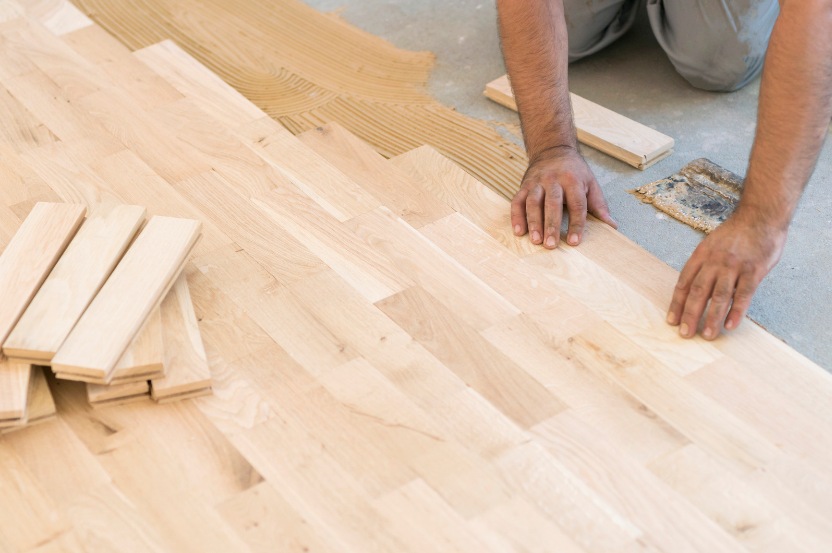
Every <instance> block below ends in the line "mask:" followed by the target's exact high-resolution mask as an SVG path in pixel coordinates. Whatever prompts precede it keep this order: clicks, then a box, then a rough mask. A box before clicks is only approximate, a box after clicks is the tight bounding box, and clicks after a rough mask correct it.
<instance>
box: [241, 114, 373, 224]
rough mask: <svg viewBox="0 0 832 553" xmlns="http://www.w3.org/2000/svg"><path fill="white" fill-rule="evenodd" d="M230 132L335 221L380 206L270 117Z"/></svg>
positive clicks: (346, 218) (343, 219) (344, 219)
mask: <svg viewBox="0 0 832 553" xmlns="http://www.w3.org/2000/svg"><path fill="white" fill-rule="evenodd" d="M232 130H233V131H234V132H235V133H237V135H238V136H240V138H242V139H243V140H244V141H245V143H246V144H248V145H249V146H251V147H252V148H253V149H254V151H255V152H256V153H257V154H258V155H260V156H261V157H263V159H265V160H266V161H268V162H269V163H271V164H272V165H274V166H275V167H276V168H277V169H279V170H280V171H281V172H282V173H283V174H284V175H285V176H286V177H287V178H288V179H289V180H290V181H292V182H293V183H294V184H295V186H297V187H298V188H300V189H301V190H302V191H303V192H304V194H306V195H307V196H309V197H310V198H312V199H313V200H315V201H316V202H317V203H318V205H320V206H321V207H323V208H324V209H325V210H327V211H328V212H329V213H330V214H331V215H332V216H334V217H335V218H337V219H338V220H339V221H346V220H348V219H350V218H352V217H355V216H357V215H361V214H362V213H366V212H368V211H370V210H372V209H375V208H377V207H379V206H380V205H381V204H380V203H379V201H378V200H377V199H376V198H373V197H372V196H371V195H370V194H369V193H368V192H365V191H364V190H363V189H362V188H361V187H360V186H359V185H358V184H356V183H355V182H354V181H353V180H352V179H350V178H348V177H347V176H346V175H345V174H344V173H343V172H341V170H340V169H338V168H336V167H333V166H332V165H330V164H329V163H328V162H327V161H326V160H325V159H324V158H323V157H321V156H320V155H318V154H317V153H316V152H315V151H314V150H312V149H311V148H309V147H308V146H307V145H306V144H304V143H303V142H301V141H300V140H298V139H297V138H295V137H294V136H292V133H290V132H289V131H287V130H286V129H285V128H283V126H282V125H281V124H280V123H278V122H277V121H275V120H273V119H271V118H270V117H266V118H263V119H258V120H257V121H254V122H253V123H249V124H247V125H243V126H242V127H237V128H236V129H232Z"/></svg>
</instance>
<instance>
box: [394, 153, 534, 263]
mask: <svg viewBox="0 0 832 553" xmlns="http://www.w3.org/2000/svg"><path fill="white" fill-rule="evenodd" d="M390 162H391V163H392V164H393V165H395V166H396V167H398V168H399V169H401V170H402V171H404V172H405V173H407V174H408V175H410V177H411V178H413V179H414V180H416V181H417V182H418V183H419V184H421V185H422V186H423V187H424V188H426V189H427V190H430V191H431V192H432V193H433V194H434V195H435V196H437V197H438V198H440V199H442V201H444V202H445V203H446V204H448V205H449V206H451V207H452V208H453V209H455V210H456V211H458V212H459V213H461V214H462V215H464V216H465V217H466V218H468V219H469V220H471V221H472V222H473V223H474V224H476V225H477V226H478V227H480V228H481V229H483V230H484V231H485V232H486V233H488V234H489V235H490V236H491V237H492V238H494V239H496V240H497V241H498V242H499V243H500V244H502V245H503V246H505V247H506V248H508V249H509V250H511V251H512V252H514V253H516V254H517V255H520V256H525V255H528V254H531V253H534V252H537V251H541V250H543V247H542V246H535V245H534V244H532V243H531V241H530V240H529V239H528V237H525V236H523V237H517V236H515V235H514V233H513V232H512V230H511V213H510V211H509V205H508V200H506V199H505V198H504V197H502V196H500V195H499V194H497V193H496V192H494V191H493V190H492V189H490V188H488V187H487V186H485V185H484V184H483V183H481V182H480V181H478V180H477V179H475V178H474V177H472V176H471V175H469V174H468V173H466V172H465V171H464V170H463V169H462V168H461V167H460V166H459V165H457V164H456V163H454V162H453V161H451V160H450V159H448V158H446V157H445V156H443V155H442V154H440V153H439V152H437V151H436V150H434V149H433V148H431V147H430V146H421V147H420V148H416V149H415V150H411V151H409V152H407V153H405V154H402V155H399V156H396V157H394V158H392V159H391V160H390Z"/></svg>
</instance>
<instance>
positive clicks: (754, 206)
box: [498, 0, 832, 340]
mask: <svg viewBox="0 0 832 553" xmlns="http://www.w3.org/2000/svg"><path fill="white" fill-rule="evenodd" d="M642 1H645V0H498V8H499V14H500V22H499V23H500V34H501V37H502V44H503V52H504V54H505V59H506V66H507V68H508V73H509V77H510V79H511V84H512V88H513V89H514V95H515V98H516V100H517V106H518V109H519V112H520V116H521V121H522V124H523V135H524V139H525V142H526V150H527V151H528V154H529V168H528V170H527V171H526V174H525V175H524V177H523V182H522V184H521V188H520V191H519V192H518V193H517V195H516V196H515V197H514V200H513V201H512V204H511V221H512V225H513V227H514V232H515V234H517V235H518V236H521V235H524V234H525V233H526V232H529V233H530V235H531V240H532V242H534V243H535V244H543V245H544V246H545V247H547V248H550V249H551V248H556V247H557V245H558V243H559V240H560V226H561V217H562V214H563V208H562V206H563V205H564V204H565V205H566V208H567V212H568V215H569V227H568V231H567V242H568V243H569V244H570V245H575V246H577V245H578V244H580V242H581V238H582V237H583V233H584V223H585V221H586V213H587V211H588V212H589V213H591V214H592V215H594V216H595V217H597V218H599V219H600V220H601V221H604V222H605V223H607V224H609V225H611V226H612V227H616V223H615V221H614V220H613V219H612V217H610V213H609V209H608V208H607V205H606V203H605V201H604V196H603V193H602V192H601V188H600V187H599V186H598V182H597V181H596V180H595V177H594V176H593V175H592V171H591V170H590V169H589V167H588V166H587V164H586V162H585V161H584V160H583V158H582V157H581V156H580V154H579V153H578V150H577V142H576V137H575V126H574V123H573V121H572V112H571V106H570V102H569V93H568V86H567V66H568V62H569V61H574V60H576V59H580V58H582V57H584V56H587V55H590V54H592V53H594V52H597V51H598V50H600V49H601V48H604V47H605V46H607V45H609V44H610V43H612V42H613V41H615V40H616V39H617V38H618V37H620V36H621V35H622V34H624V32H626V31H627V30H628V29H629V28H630V26H631V25H632V23H633V20H634V18H635V15H636V12H637V10H638V9H639V7H640V3H641V2H642ZM646 2H647V10H648V13H649V17H650V24H651V26H652V28H653V32H654V33H655V35H656V38H657V39H658V41H659V44H661V46H662V48H664V50H665V52H666V53H667V55H668V56H669V58H670V60H671V61H672V62H673V65H674V66H675V68H676V70H677V71H678V72H679V73H681V75H682V76H683V77H685V78H686V79H687V80H688V81H689V82H690V83H691V84H692V85H693V86H696V87H699V88H704V89H707V90H723V91H730V90H736V89H737V88H739V87H741V86H743V85H745V84H746V83H748V82H749V81H750V80H752V79H753V78H754V77H756V76H757V75H758V74H759V73H760V71H762V73H763V77H762V83H761V88H760V101H759V114H758V121H757V135H756V139H755V141H754V147H753V149H752V152H751V160H750V163H749V166H748V171H747V175H746V182H745V190H744V192H743V195H742V199H741V200H740V203H739V206H738V207H737V209H736V210H735V212H734V214H733V215H732V216H731V217H730V218H729V219H728V220H726V221H725V222H724V223H723V224H722V225H720V226H719V227H718V228H717V229H716V230H714V231H713V232H712V233H711V234H710V235H709V236H708V237H707V238H705V240H703V241H702V243H701V244H700V245H699V246H698V247H697V248H696V250H695V251H694V253H693V255H692V256H691V258H690V260H688V262H687V264H686V265H685V267H684V269H683V270H682V273H681V275H680V276H679V281H678V283H677V285H676V289H675V290H674V294H673V300H672V301H671V303H670V308H669V310H668V314H667V322H668V323H669V324H671V325H679V326H680V328H679V332H680V334H681V335H682V336H683V337H685V338H691V337H693V336H694V335H695V334H696V332H697V328H698V325H699V322H700V320H701V317H702V315H706V317H705V324H704V327H703V331H702V335H703V336H704V337H705V338H706V339H710V340H712V339H714V338H716V337H717V336H718V335H719V332H720V331H721V329H722V327H723V324H724V327H725V328H726V329H728V330H733V329H734V328H736V327H737V325H739V323H740V321H741V320H742V319H743V317H744V316H745V313H746V311H747V310H748V306H749V304H750V303H751V297H752V296H753V295H754V292H755V291H756V289H757V286H758V285H759V283H760V281H761V280H762V279H763V278H764V277H765V276H766V275H767V274H768V273H769V271H771V269H772V268H773V267H774V266H775V265H776V264H777V262H778V261H779V260H780V255H781V253H782V251H783V247H784V245H785V242H786V234H787V231H788V226H789V223H790V221H791V219H792V216H793V214H794V210H795V208H796V206H797V202H798V200H799V198H800V195H801V193H802V191H803V189H804V187H805V186H806V183H807V182H808V180H809V177H810V176H811V174H812V172H813V170H814V166H815V162H816V161H817V157H818V154H819V152H820V148H821V146H822V145H823V140H824V138H825V136H826V132H827V129H828V127H829V121H830V117H832V0H781V1H780V2H779V6H778V2H777V1H776V0H646ZM778 8H779V17H778ZM769 38H770V40H769ZM766 47H768V52H767V53H766ZM709 300H710V306H709V305H708V302H709ZM706 311H707V313H706Z"/></svg>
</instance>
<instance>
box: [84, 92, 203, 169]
mask: <svg viewBox="0 0 832 553" xmlns="http://www.w3.org/2000/svg"><path fill="white" fill-rule="evenodd" d="M77 104H78V106H79V107H81V108H82V109H84V110H85V111H86V112H88V113H90V114H91V115H92V116H93V117H95V118H96V119H97V120H98V121H99V122H100V124H101V125H102V126H103V127H104V128H106V129H107V130H108V131H110V132H111V133H112V134H113V135H114V136H115V137H117V138H118V140H119V141H121V142H122V143H124V144H125V145H126V146H127V147H128V148H130V150H132V151H134V152H135V153H136V154H137V155H138V156H139V157H140V158H142V160H144V161H145V162H146V163H147V164H148V165H149V166H150V167H152V168H153V170H154V171H155V172H157V173H158V174H159V176H161V177H162V178H163V179H165V180H166V181H167V182H169V183H171V184H173V183H175V182H177V181H179V180H182V179H187V178H190V177H193V176H195V175H198V174H200V173H203V172H205V171H210V170H211V164H210V161H209V160H207V159H206V158H205V157H203V156H202V155H201V154H200V153H199V152H198V151H197V150H196V149H195V148H193V147H191V146H190V145H189V144H187V143H185V142H183V141H181V140H179V139H177V138H176V137H175V136H173V135H172V134H171V133H170V131H168V130H167V129H166V128H164V126H162V125H161V124H159V123H157V122H156V121H155V120H154V119H153V118H152V117H149V116H148V115H147V114H146V113H145V112H144V110H143V109H142V108H141V106H140V105H139V104H138V103H137V102H134V101H133V100H132V99H130V98H128V97H126V96H124V95H122V94H119V93H116V92H115V91H112V90H99V91H98V92H95V93H92V94H87V95H86V96H84V97H83V98H81V99H80V100H78V102H77Z"/></svg>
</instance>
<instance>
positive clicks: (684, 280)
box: [667, 251, 702, 326]
mask: <svg viewBox="0 0 832 553" xmlns="http://www.w3.org/2000/svg"><path fill="white" fill-rule="evenodd" d="M701 259H702V256H700V255H699V254H698V253H697V252H696V251H694V252H693V255H691V256H690V259H688V262H687V263H685V267H684V268H683V269H682V272H681V274H680V275H679V280H678V281H676V288H675V289H674V290H673V299H672V300H671V301H670V308H669V309H668V311H667V324H669V325H672V326H676V325H678V324H679V320H680V319H681V318H682V309H684V307H685V301H686V300H687V299H688V292H690V286H691V284H693V279H694V278H696V275H697V274H699V269H701V268H702V261H701Z"/></svg>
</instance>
